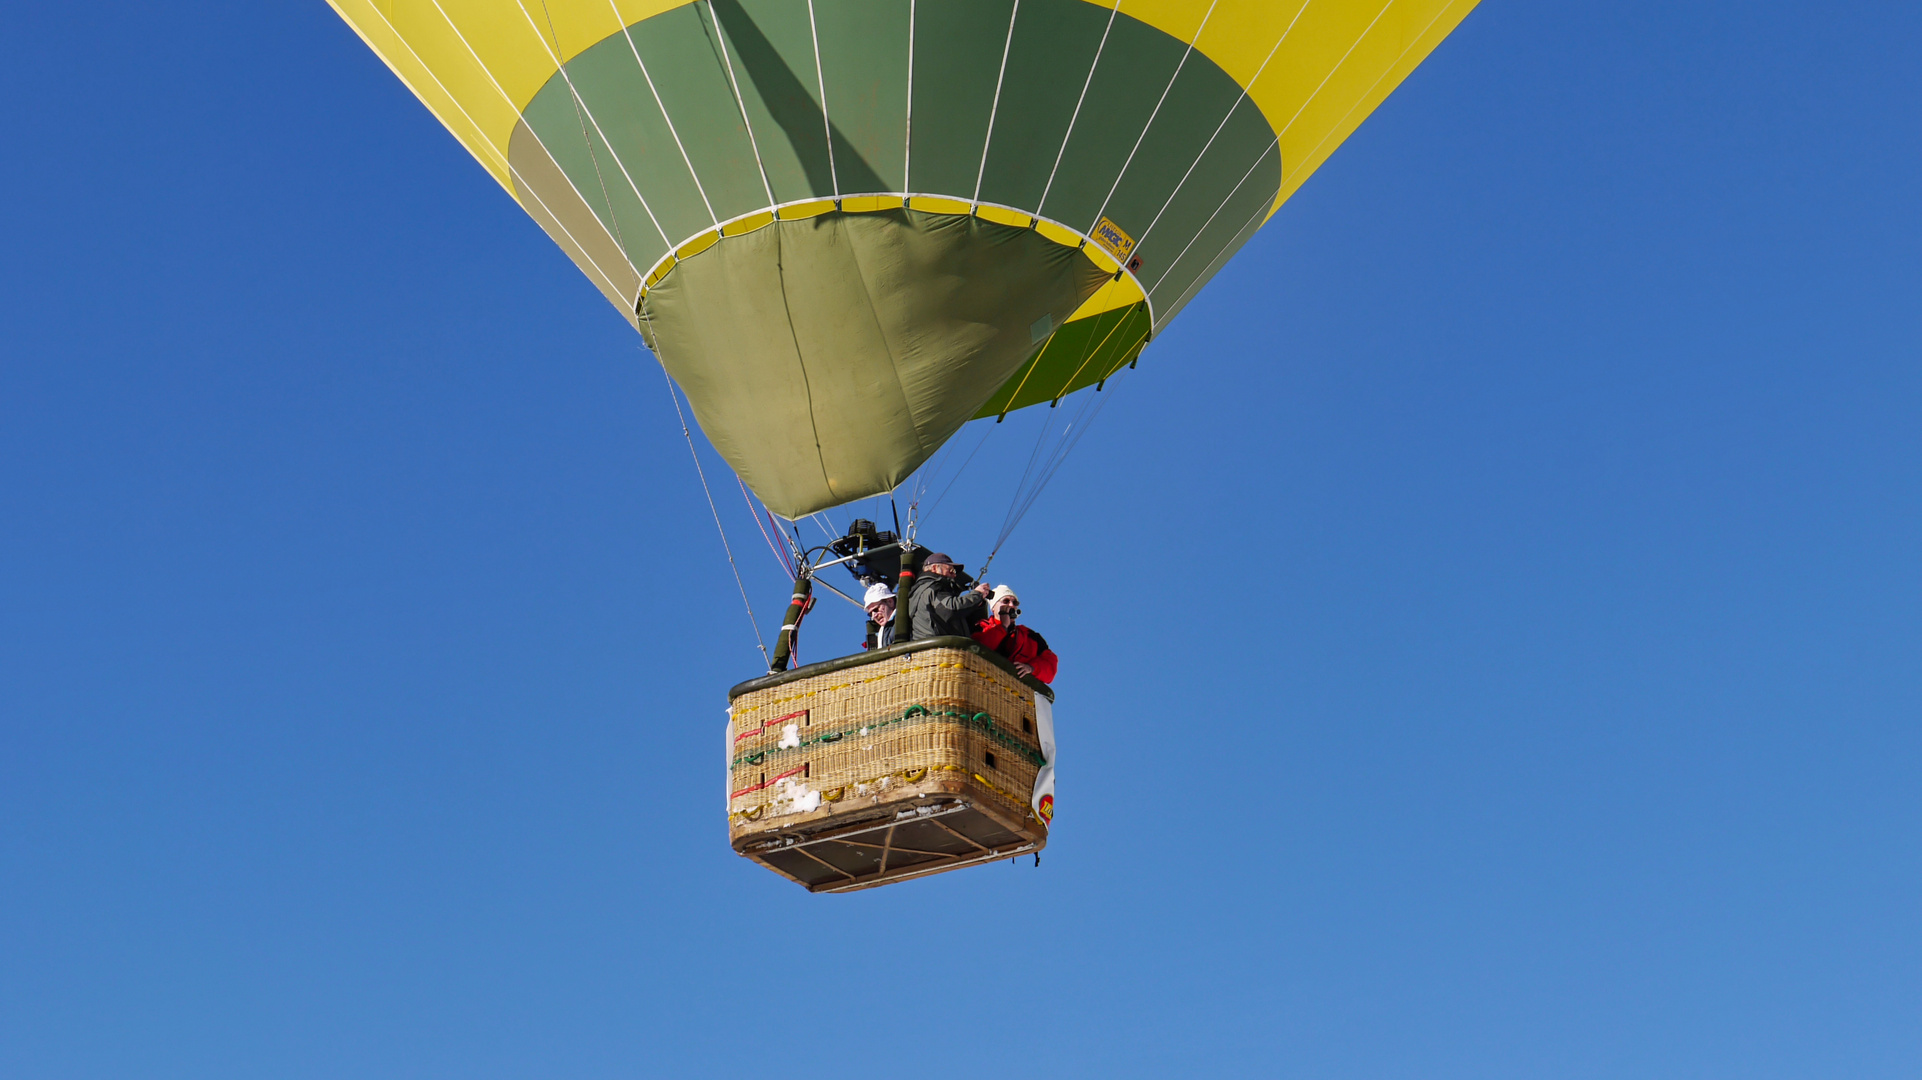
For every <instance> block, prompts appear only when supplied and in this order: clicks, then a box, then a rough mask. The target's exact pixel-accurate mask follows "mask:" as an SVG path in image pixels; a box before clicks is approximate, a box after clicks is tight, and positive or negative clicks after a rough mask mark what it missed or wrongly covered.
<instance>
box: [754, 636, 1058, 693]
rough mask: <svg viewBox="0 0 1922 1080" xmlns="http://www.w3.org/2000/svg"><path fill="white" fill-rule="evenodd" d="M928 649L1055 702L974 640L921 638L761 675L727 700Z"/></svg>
mask: <svg viewBox="0 0 1922 1080" xmlns="http://www.w3.org/2000/svg"><path fill="white" fill-rule="evenodd" d="M927 649H961V650H964V651H966V652H970V653H973V654H974V655H976V656H978V657H980V658H981V659H983V660H986V661H988V662H990V663H992V664H994V665H996V666H998V667H999V668H1001V669H1002V670H1003V671H1006V672H1007V673H1008V674H1009V675H1013V676H1014V677H1015V678H1016V679H1017V680H1019V681H1020V683H1021V685H1023V686H1025V687H1027V688H1028V689H1030V690H1033V691H1034V692H1035V693H1037V694H1040V695H1041V696H1043V697H1045V698H1047V699H1048V700H1049V701H1053V700H1054V689H1053V688H1052V687H1050V686H1049V685H1048V684H1047V683H1044V682H1042V681H1041V680H1039V679H1033V678H1022V676H1020V675H1018V674H1016V673H1015V670H1014V663H1013V662H1012V661H1010V660H1008V659H1007V658H1006V657H1004V656H1002V655H1001V654H1000V653H998V652H995V651H994V650H993V649H989V648H984V647H983V646H982V645H981V643H980V642H978V641H976V640H974V639H973V638H964V637H958V636H956V637H931V638H922V639H921V640H919V641H910V642H908V643H906V644H905V645H890V646H888V647H887V648H885V649H875V650H874V651H872V652H862V653H855V654H854V655H853V656H841V657H836V658H835V659H833V660H822V661H820V662H818V663H813V664H808V665H806V666H805V667H798V668H795V669H794V670H793V671H783V672H779V673H776V674H773V675H763V676H761V677H760V678H758V679H749V680H748V681H746V682H744V683H737V684H735V686H734V688H733V689H731V690H729V691H728V692H727V699H728V700H729V701H733V700H734V699H735V698H738V697H740V696H741V695H742V694H751V693H753V692H754V691H756V690H766V689H767V688H769V687H771V686H780V685H782V684H784V683H791V682H795V681H797V680H800V679H806V678H811V677H813V676H815V675H826V674H828V673H829V672H833V671H846V670H848V669H849V668H857V667H863V666H865V665H867V664H875V663H879V662H881V661H883V660H892V659H894V658H895V657H897V656H906V655H908V654H909V653H917V652H922V651H925V650H927Z"/></svg>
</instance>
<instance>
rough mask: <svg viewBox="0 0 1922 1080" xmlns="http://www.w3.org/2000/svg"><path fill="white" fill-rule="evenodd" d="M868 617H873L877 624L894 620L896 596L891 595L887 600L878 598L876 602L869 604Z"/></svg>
mask: <svg viewBox="0 0 1922 1080" xmlns="http://www.w3.org/2000/svg"><path fill="white" fill-rule="evenodd" d="M868 618H870V619H873V620H874V621H875V623H876V624H877V625H878V624H880V623H886V622H892V621H894V598H893V597H889V598H888V599H886V600H876V601H875V602H874V603H872V604H869V605H868Z"/></svg>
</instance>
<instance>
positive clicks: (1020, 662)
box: [974, 585, 1060, 683]
mask: <svg viewBox="0 0 1922 1080" xmlns="http://www.w3.org/2000/svg"><path fill="white" fill-rule="evenodd" d="M988 610H989V611H990V612H992V614H991V615H990V617H988V618H986V619H983V620H982V621H981V622H980V624H979V625H977V626H976V627H975V628H974V640H976V641H978V642H980V643H981V644H983V645H985V646H987V647H988V648H990V649H993V650H994V651H995V652H998V653H1000V654H1001V655H1002V656H1004V657H1007V659H1008V662H1009V663H1011V664H1013V665H1014V670H1015V671H1017V672H1019V673H1020V674H1022V675H1032V676H1034V677H1035V678H1037V679H1039V680H1041V681H1042V682H1044V683H1051V682H1053V681H1054V673H1055V670H1056V668H1057V667H1059V666H1060V660H1059V659H1058V658H1057V657H1056V656H1055V655H1054V650H1053V649H1050V648H1048V639H1047V638H1044V637H1042V636H1041V635H1040V634H1037V633H1035V632H1034V631H1033V630H1030V629H1028V628H1027V627H1025V626H1016V625H1015V622H1014V620H1015V616H1017V615H1019V614H1021V598H1020V597H1018V596H1016V595H1014V590H1013V589H1010V588H1008V587H1007V586H1006V585H1003V586H1001V587H999V588H997V589H995V590H994V595H993V596H991V597H990V598H989V599H988Z"/></svg>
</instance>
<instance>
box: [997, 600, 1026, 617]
mask: <svg viewBox="0 0 1922 1080" xmlns="http://www.w3.org/2000/svg"><path fill="white" fill-rule="evenodd" d="M1020 608H1021V601H1019V600H1016V599H1015V598H1014V597H1012V596H1004V597H1002V598H1001V599H999V600H996V601H995V602H994V617H995V618H997V619H1000V620H1001V621H1002V622H1004V623H1011V622H1013V621H1014V613H1015V612H1016V611H1018V610H1020Z"/></svg>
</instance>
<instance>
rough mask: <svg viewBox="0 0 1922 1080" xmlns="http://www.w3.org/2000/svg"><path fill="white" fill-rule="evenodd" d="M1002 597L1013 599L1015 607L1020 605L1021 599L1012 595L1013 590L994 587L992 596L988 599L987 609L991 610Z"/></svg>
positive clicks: (1003, 586) (1000, 586)
mask: <svg viewBox="0 0 1922 1080" xmlns="http://www.w3.org/2000/svg"><path fill="white" fill-rule="evenodd" d="M1004 597H1013V598H1014V602H1015V605H1016V606H1019V605H1020V603H1021V598H1020V597H1019V596H1015V595H1014V590H1013V589H1010V588H1008V587H1007V586H1006V585H996V586H995V587H994V595H993V596H990V597H988V607H989V608H990V609H992V608H993V607H994V606H995V605H996V604H999V603H1000V602H1001V601H1002V599H1003V598H1004Z"/></svg>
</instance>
